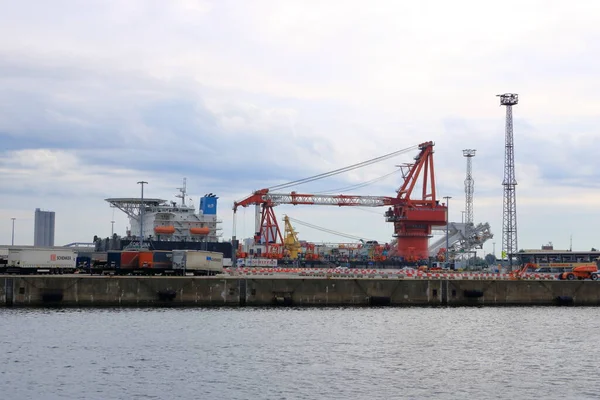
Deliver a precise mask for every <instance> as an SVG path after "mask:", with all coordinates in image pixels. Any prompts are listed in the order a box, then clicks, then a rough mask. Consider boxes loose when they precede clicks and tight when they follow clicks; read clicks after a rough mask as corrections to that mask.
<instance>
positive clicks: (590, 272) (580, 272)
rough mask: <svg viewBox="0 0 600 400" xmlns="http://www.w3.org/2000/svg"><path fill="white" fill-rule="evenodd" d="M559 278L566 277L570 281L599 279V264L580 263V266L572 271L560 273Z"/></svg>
mask: <svg viewBox="0 0 600 400" xmlns="http://www.w3.org/2000/svg"><path fill="white" fill-rule="evenodd" d="M558 279H561V280H562V279H566V280H569V281H572V280H575V279H579V280H582V279H591V280H594V281H597V280H598V266H597V265H596V264H595V263H593V264H589V265H580V266H578V267H575V268H573V270H572V271H571V272H563V273H561V274H560V275H558Z"/></svg>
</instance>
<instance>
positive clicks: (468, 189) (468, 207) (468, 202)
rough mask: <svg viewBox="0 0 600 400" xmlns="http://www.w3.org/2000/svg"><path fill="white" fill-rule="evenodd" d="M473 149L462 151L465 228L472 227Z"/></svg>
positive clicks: (473, 189)
mask: <svg viewBox="0 0 600 400" xmlns="http://www.w3.org/2000/svg"><path fill="white" fill-rule="evenodd" d="M475 151H476V150H475V149H465V150H463V156H464V157H466V158H467V178H466V179H465V220H464V223H465V224H466V225H467V226H471V225H473V192H474V191H475V181H474V180H473V168H472V163H471V159H472V158H473V157H475Z"/></svg>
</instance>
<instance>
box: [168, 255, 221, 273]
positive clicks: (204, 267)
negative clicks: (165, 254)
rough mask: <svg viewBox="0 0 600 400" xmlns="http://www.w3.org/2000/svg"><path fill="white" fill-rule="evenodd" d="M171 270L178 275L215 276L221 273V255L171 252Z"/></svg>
mask: <svg viewBox="0 0 600 400" xmlns="http://www.w3.org/2000/svg"><path fill="white" fill-rule="evenodd" d="M173 269H174V270H175V272H176V273H177V274H179V275H185V274H186V273H193V274H194V275H216V274H220V273H222V272H223V253H216V252H212V251H193V250H173Z"/></svg>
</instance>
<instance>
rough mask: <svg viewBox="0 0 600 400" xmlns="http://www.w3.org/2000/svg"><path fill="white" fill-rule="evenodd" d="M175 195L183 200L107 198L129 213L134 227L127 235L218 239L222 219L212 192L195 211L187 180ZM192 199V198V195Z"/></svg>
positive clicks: (164, 239) (150, 238)
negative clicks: (188, 202)
mask: <svg viewBox="0 0 600 400" xmlns="http://www.w3.org/2000/svg"><path fill="white" fill-rule="evenodd" d="M179 192H180V193H179V194H177V195H176V196H175V197H178V198H180V199H181V202H180V203H177V202H175V201H167V200H162V199H152V198H135V197H132V198H111V199H106V200H105V201H107V202H108V203H110V205H111V207H116V208H118V209H119V210H121V211H123V212H124V213H125V214H127V215H128V216H129V224H130V227H131V229H130V230H128V232H127V236H128V237H133V238H136V239H139V238H140V231H142V235H141V237H142V238H143V239H144V240H160V241H174V242H181V241H187V242H217V241H218V240H219V237H220V232H219V231H220V230H221V228H220V227H219V224H220V222H221V221H220V220H218V219H217V199H218V197H217V196H216V195H214V194H212V193H209V194H206V195H204V196H203V197H201V198H200V208H199V210H198V212H196V208H195V207H194V206H193V204H186V195H187V192H186V180H185V178H184V179H183V187H182V188H180V189H179ZM190 201H191V199H190Z"/></svg>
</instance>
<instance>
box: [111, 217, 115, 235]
mask: <svg viewBox="0 0 600 400" xmlns="http://www.w3.org/2000/svg"><path fill="white" fill-rule="evenodd" d="M114 235H115V221H110V237H111V238H112V237H113V236H114Z"/></svg>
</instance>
